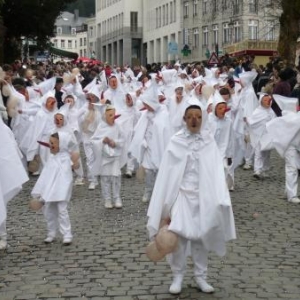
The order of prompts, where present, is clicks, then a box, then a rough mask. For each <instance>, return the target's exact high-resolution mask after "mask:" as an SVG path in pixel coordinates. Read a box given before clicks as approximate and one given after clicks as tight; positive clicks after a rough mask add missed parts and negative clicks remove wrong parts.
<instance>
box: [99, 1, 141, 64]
mask: <svg viewBox="0 0 300 300" xmlns="http://www.w3.org/2000/svg"><path fill="white" fill-rule="evenodd" d="M142 19H143V18H142V0H96V26H97V51H96V53H97V57H98V58H99V59H101V60H103V61H105V62H108V63H109V64H111V65H114V64H115V65H124V64H130V65H139V64H141V63H142V62H143V50H142V27H143V22H142V21H143V20H142Z"/></svg>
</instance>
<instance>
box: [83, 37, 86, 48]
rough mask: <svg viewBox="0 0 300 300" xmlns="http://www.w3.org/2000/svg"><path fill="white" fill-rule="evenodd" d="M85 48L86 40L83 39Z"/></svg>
mask: <svg viewBox="0 0 300 300" xmlns="http://www.w3.org/2000/svg"><path fill="white" fill-rule="evenodd" d="M83 46H86V38H84V39H83Z"/></svg>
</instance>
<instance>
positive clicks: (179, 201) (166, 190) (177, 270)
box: [147, 104, 236, 294]
mask: <svg viewBox="0 0 300 300" xmlns="http://www.w3.org/2000/svg"><path fill="white" fill-rule="evenodd" d="M184 120H185V122H186V128H184V129H182V130H181V131H179V132H177V133H176V134H175V135H174V136H173V137H172V138H171V141H170V143H169V145H168V147H167V149H166V151H165V153H164V155H163V159H162V162H161V165H160V169H159V172H158V176H157V179H156V182H155V187H154V190H153V194H152V198H151V201H150V205H149V208H148V213H147V216H148V223H147V229H148V231H149V235H150V239H153V238H155V235H156V234H157V232H158V230H159V227H160V222H161V220H168V223H169V227H168V229H169V230H171V231H173V232H175V233H176V234H177V235H178V246H177V250H175V252H173V253H171V254H170V255H169V257H168V261H169V263H170V266H171V270H172V273H173V282H172V284H171V286H170V289H169V292H170V293H172V294H178V293H180V292H181V289H182V282H183V278H184V273H185V269H186V258H187V256H188V255H191V256H192V259H193V262H194V274H195V280H196V282H197V285H198V287H199V288H200V289H201V290H202V291H203V292H205V293H212V292H214V288H213V287H212V286H211V285H209V284H208V283H207V281H206V276H207V265H208V252H209V251H214V252H215V253H216V254H218V255H220V256H223V255H225V253H226V242H227V241H229V240H232V239H235V238H236V234H235V225H234V217H233V212H232V207H231V200H230V196H229V192H228V188H227V185H226V181H225V176H224V169H223V159H222V157H221V155H220V152H219V149H218V147H217V145H216V142H215V141H214V138H213V137H212V135H211V133H210V132H209V130H207V129H206V128H207V126H204V125H205V121H206V113H205V109H202V108H201V107H200V106H199V104H192V105H190V106H188V107H187V109H186V111H185V114H184Z"/></svg>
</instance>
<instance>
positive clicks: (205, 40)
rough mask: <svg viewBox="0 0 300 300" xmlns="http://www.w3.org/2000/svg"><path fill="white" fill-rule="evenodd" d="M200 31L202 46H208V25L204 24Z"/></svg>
mask: <svg viewBox="0 0 300 300" xmlns="http://www.w3.org/2000/svg"><path fill="white" fill-rule="evenodd" d="M202 32H203V40H202V46H203V47H207V46H208V27H207V26H204V27H203V28H202Z"/></svg>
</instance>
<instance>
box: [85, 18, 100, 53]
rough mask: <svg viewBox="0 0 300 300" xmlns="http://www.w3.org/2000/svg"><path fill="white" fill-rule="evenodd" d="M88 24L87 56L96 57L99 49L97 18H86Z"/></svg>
mask: <svg viewBox="0 0 300 300" xmlns="http://www.w3.org/2000/svg"><path fill="white" fill-rule="evenodd" d="M86 25H87V56H88V57H90V58H98V57H96V49H97V32H96V29H97V27H96V18H95V17H93V18H88V19H87V20H86Z"/></svg>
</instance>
